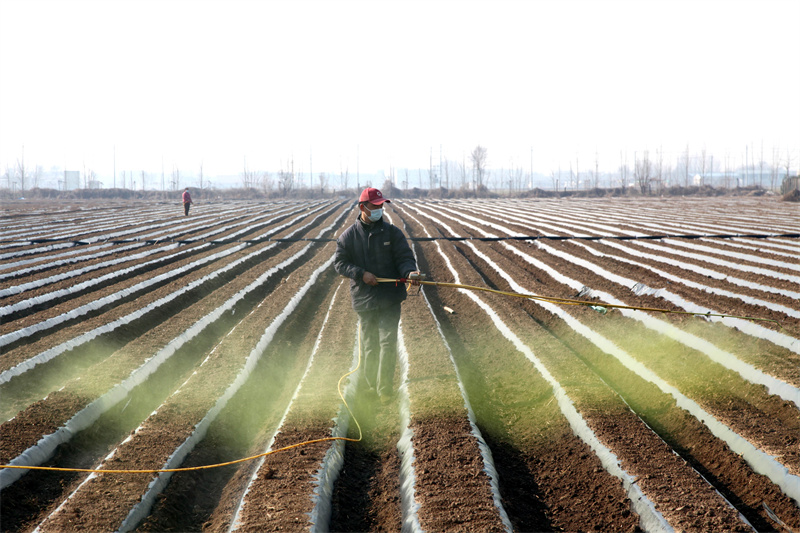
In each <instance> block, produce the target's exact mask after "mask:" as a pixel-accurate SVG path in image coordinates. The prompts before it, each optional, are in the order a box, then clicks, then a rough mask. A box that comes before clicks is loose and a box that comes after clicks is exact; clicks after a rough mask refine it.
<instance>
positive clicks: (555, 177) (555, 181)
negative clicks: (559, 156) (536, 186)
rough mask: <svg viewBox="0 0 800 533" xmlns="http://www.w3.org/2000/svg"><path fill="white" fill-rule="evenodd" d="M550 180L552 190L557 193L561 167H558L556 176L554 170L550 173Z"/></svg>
mask: <svg viewBox="0 0 800 533" xmlns="http://www.w3.org/2000/svg"><path fill="white" fill-rule="evenodd" d="M550 180H551V181H552V182H553V190H554V191H555V192H558V190H559V186H560V184H561V167H560V166H559V167H558V174H556V171H555V170H551V171H550Z"/></svg>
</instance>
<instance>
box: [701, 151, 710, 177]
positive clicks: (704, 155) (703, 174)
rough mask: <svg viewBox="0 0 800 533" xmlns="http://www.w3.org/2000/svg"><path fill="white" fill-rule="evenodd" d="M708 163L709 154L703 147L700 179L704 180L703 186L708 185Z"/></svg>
mask: <svg viewBox="0 0 800 533" xmlns="http://www.w3.org/2000/svg"><path fill="white" fill-rule="evenodd" d="M707 162H708V154H707V151H706V147H705V146H703V149H702V150H700V178H701V179H702V181H701V183H700V184H701V185H705V184H706V164H707Z"/></svg>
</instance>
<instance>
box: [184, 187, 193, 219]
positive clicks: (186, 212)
mask: <svg viewBox="0 0 800 533" xmlns="http://www.w3.org/2000/svg"><path fill="white" fill-rule="evenodd" d="M182 198H183V216H187V217H188V216H189V206H190V205H192V203H193V202H192V196H191V195H190V194H189V187H186V188H185V189H183V195H182Z"/></svg>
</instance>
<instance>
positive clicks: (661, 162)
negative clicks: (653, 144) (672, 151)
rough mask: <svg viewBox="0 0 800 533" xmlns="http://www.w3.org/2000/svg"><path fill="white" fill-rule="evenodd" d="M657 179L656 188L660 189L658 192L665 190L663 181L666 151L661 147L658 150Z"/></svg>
mask: <svg viewBox="0 0 800 533" xmlns="http://www.w3.org/2000/svg"><path fill="white" fill-rule="evenodd" d="M655 173H656V175H655V179H656V187H657V188H658V192H659V193H661V191H662V190H663V189H664V181H663V179H664V178H663V173H664V150H663V149H662V148H661V147H659V148H658V150H656V169H655Z"/></svg>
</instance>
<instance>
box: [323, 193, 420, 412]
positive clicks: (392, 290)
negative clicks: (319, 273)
mask: <svg viewBox="0 0 800 533" xmlns="http://www.w3.org/2000/svg"><path fill="white" fill-rule="evenodd" d="M384 203H390V201H389V200H388V199H386V198H384V197H383V195H382V194H381V191H379V190H378V189H375V188H372V187H368V188H366V189H364V190H363V191H362V193H361V197H360V198H359V199H358V210H359V216H358V219H357V220H356V221H355V222H354V223H353V225H352V226H350V227H349V228H347V229H346V230H345V231H344V232H343V233H342V234H341V235H340V236H339V239H338V240H337V241H336V255H335V257H334V268H335V269H336V272H338V273H339V274H341V275H342V276H345V277H347V278H350V298H351V300H352V303H353V309H355V311H356V312H357V313H358V318H359V338H360V344H361V354H362V356H363V358H362V360H363V364H364V369H363V376H364V378H363V379H364V382H365V385H366V387H367V390H368V392H370V393H372V394H376V393H377V394H378V396H379V397H380V400H381V403H384V404H386V403H389V402H390V401H391V400H392V399H393V397H394V386H393V381H394V369H395V364H396V362H397V326H398V324H399V322H400V304H401V302H402V301H403V300H405V299H406V287H405V285H404V284H402V283H386V282H384V283H378V281H377V278H390V279H397V278H408V277H409V275H410V274H419V271H418V270H417V263H416V261H415V260H414V254H413V252H412V251H411V248H410V247H409V246H408V242H407V241H406V238H405V236H404V235H403V233H402V232H401V231H400V229H399V228H397V227H396V226H393V225H392V224H390V223H389V222H387V221H386V220H384V218H383V204H384ZM411 283H412V285H419V281H418V280H413V281H412V282H411Z"/></svg>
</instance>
